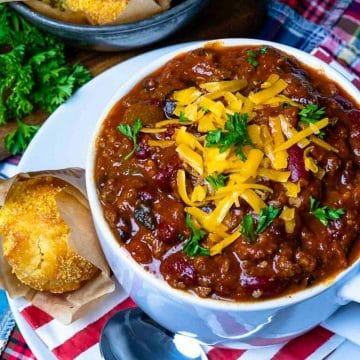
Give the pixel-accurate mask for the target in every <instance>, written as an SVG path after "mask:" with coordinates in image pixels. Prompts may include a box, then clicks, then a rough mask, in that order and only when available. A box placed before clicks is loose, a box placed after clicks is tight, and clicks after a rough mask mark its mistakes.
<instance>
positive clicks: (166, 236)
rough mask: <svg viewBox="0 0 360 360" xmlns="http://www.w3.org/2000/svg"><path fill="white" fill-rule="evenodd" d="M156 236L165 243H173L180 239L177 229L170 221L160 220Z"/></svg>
mask: <svg viewBox="0 0 360 360" xmlns="http://www.w3.org/2000/svg"><path fill="white" fill-rule="evenodd" d="M155 236H156V238H157V239H159V240H160V241H162V242H164V243H165V244H169V245H171V244H173V243H174V242H176V241H177V239H178V232H177V230H176V229H175V228H174V227H173V226H171V225H170V224H168V223H165V222H162V221H161V222H160V223H159V224H158V226H157V230H156V235H155Z"/></svg>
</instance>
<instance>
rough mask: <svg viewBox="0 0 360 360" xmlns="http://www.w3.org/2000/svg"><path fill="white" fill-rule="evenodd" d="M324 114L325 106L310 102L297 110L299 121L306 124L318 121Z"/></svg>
mask: <svg viewBox="0 0 360 360" xmlns="http://www.w3.org/2000/svg"><path fill="white" fill-rule="evenodd" d="M324 115H325V108H323V107H322V108H320V107H319V106H318V105H315V104H310V105H307V106H306V107H304V109H302V110H301V111H300V112H299V116H300V121H302V122H305V123H307V124H313V123H316V122H318V121H319V120H320V119H321V118H322V117H323V116H324Z"/></svg>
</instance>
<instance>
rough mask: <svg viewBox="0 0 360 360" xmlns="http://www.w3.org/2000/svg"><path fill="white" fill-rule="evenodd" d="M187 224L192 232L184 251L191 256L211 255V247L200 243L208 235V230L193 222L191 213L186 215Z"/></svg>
mask: <svg viewBox="0 0 360 360" xmlns="http://www.w3.org/2000/svg"><path fill="white" fill-rule="evenodd" d="M186 225H187V227H188V228H189V229H190V230H191V232H192V234H191V236H190V238H189V240H188V241H187V242H186V243H185V245H184V247H183V251H184V252H185V253H186V254H187V255H189V256H200V255H202V256H209V255H210V251H209V249H207V248H205V247H203V246H201V245H200V241H201V240H202V239H203V238H204V237H205V236H206V232H205V231H204V230H202V229H198V228H197V227H196V226H195V225H194V224H193V222H192V221H191V216H190V215H189V214H187V215H186Z"/></svg>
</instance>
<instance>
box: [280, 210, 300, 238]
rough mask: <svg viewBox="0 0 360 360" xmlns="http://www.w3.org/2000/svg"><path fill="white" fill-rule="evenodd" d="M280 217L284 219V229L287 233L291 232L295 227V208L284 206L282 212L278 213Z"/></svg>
mask: <svg viewBox="0 0 360 360" xmlns="http://www.w3.org/2000/svg"><path fill="white" fill-rule="evenodd" d="M280 219H282V220H284V221H285V231H286V232H287V233H288V234H292V233H293V232H294V229H295V225H296V224H295V209H294V208H289V207H287V206H285V207H284V209H283V211H282V213H281V214H280Z"/></svg>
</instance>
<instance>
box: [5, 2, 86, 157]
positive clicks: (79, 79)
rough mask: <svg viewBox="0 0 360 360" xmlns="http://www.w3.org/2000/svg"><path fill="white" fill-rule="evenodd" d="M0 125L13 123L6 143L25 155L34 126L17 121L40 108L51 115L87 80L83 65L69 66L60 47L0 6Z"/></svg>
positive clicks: (6, 8) (12, 151)
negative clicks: (12, 129)
mask: <svg viewBox="0 0 360 360" xmlns="http://www.w3.org/2000/svg"><path fill="white" fill-rule="evenodd" d="M0 48H1V49H2V51H0V125H3V124H5V123H7V122H8V121H10V120H18V122H17V124H18V126H19V128H18V129H17V130H16V131H14V132H13V133H11V134H9V135H8V136H7V137H6V139H5V148H6V149H7V150H8V151H9V152H10V153H12V154H17V153H20V152H22V151H24V150H25V149H26V147H27V145H28V144H29V142H30V141H31V139H32V137H33V136H34V135H35V133H36V130H37V128H38V127H37V126H35V127H34V125H26V124H25V123H23V122H21V120H22V119H23V118H24V117H25V116H27V115H29V114H31V113H32V112H33V111H36V110H38V109H41V110H43V111H45V112H48V113H51V112H53V111H54V110H55V109H56V108H57V107H58V106H59V105H61V104H62V103H63V102H64V101H65V100H67V99H68V98H69V97H70V96H71V95H72V94H73V93H74V91H75V90H77V88H79V87H80V86H81V85H83V84H84V83H85V82H87V81H88V80H90V78H91V75H90V73H89V71H88V70H87V69H85V68H84V67H83V66H82V65H79V64H76V65H68V64H67V63H66V59H65V49H64V44H63V43H62V42H61V41H60V40H58V39H57V38H55V37H53V36H52V35H49V34H46V33H43V32H41V31H40V30H38V29H37V28H36V27H35V26H33V25H31V24H29V23H28V22H27V21H26V20H25V19H23V18H22V17H21V16H20V15H18V14H17V13H16V12H14V11H12V10H11V9H10V7H9V6H8V5H6V4H0Z"/></svg>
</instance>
